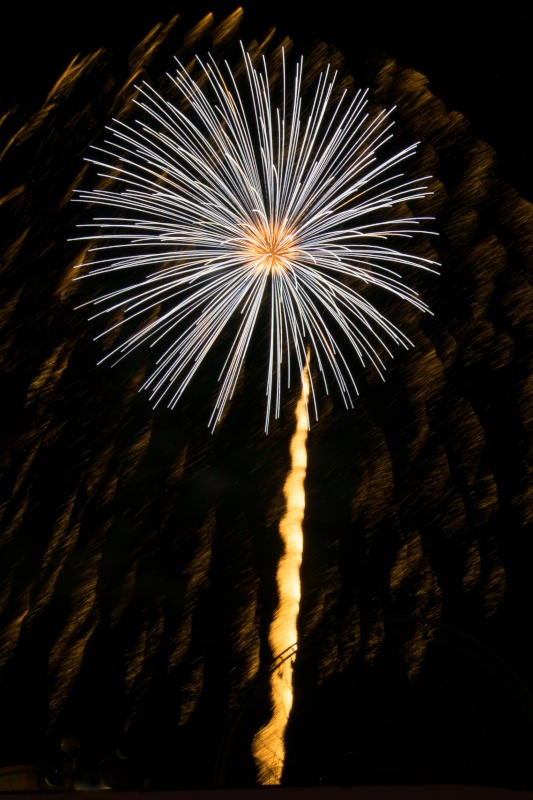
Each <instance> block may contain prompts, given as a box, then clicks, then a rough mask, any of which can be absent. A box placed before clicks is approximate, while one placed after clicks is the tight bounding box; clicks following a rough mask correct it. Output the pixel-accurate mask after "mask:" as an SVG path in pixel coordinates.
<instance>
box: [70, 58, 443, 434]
mask: <svg viewBox="0 0 533 800" xmlns="http://www.w3.org/2000/svg"><path fill="white" fill-rule="evenodd" d="M243 58H244V63H245V67H246V76H247V80H246V86H247V90H246V94H244V93H243V94H241V92H240V91H239V88H238V86H237V83H236V81H235V78H234V76H233V74H232V72H231V70H230V68H229V67H228V66H227V64H226V65H225V70H226V72H225V73H224V75H223V73H222V72H221V70H220V69H219V68H218V67H217V65H216V64H215V63H214V61H213V60H212V59H211V60H210V61H208V62H207V63H206V64H203V63H202V62H201V61H200V60H199V59H198V63H199V65H200V67H201V69H202V70H203V72H204V74H205V77H206V79H207V84H208V85H207V87H206V89H205V91H204V89H202V88H200V86H199V85H198V83H196V81H195V80H194V79H193V78H192V77H191V76H190V75H189V74H188V73H187V71H186V69H185V67H184V66H183V65H182V64H180V63H179V62H178V70H177V74H176V76H175V77H174V78H173V81H174V83H175V85H176V87H177V88H178V90H179V91H180V93H181V94H182V96H183V98H184V100H185V105H186V106H187V108H186V112H185V111H182V110H181V109H180V108H178V107H176V106H175V105H173V104H172V103H170V102H168V101H166V100H165V99H164V98H163V97H161V96H160V95H159V94H158V93H157V92H156V91H155V90H153V89H151V88H150V87H149V86H147V85H146V84H145V85H144V86H143V88H142V89H141V96H140V99H139V100H138V101H137V105H138V106H139V107H140V108H141V109H142V110H143V114H144V121H142V120H137V121H135V122H134V123H133V124H132V125H127V124H125V123H123V122H120V121H116V122H115V124H114V127H112V128H110V133H111V137H112V138H111V139H110V140H109V141H107V143H106V145H107V147H106V148H95V149H96V150H97V151H100V152H102V153H103V154H104V156H103V160H98V159H97V158H94V159H92V161H93V163H94V164H96V165H97V166H99V167H102V168H103V171H102V172H101V174H102V175H103V176H105V177H111V178H113V179H114V181H115V186H116V187H117V188H116V189H112V190H109V189H96V190H94V191H90V192H84V191H82V192H80V193H79V197H78V199H79V200H81V201H83V202H89V203H91V204H94V203H96V204H97V205H100V206H103V207H109V208H110V209H112V210H113V214H112V215H111V216H108V217H101V218H95V220H94V223H93V225H98V227H99V228H100V233H99V235H98V236H97V237H96V242H97V244H96V246H95V247H94V248H93V251H92V252H95V253H96V260H95V261H93V263H92V264H91V265H90V267H89V268H88V269H87V270H86V275H102V274H109V273H118V274H119V275H123V277H124V283H123V286H121V288H119V289H116V290H115V291H110V292H108V293H107V294H103V295H101V296H100V297H98V298H97V299H96V300H95V301H94V305H95V308H96V313H95V315H94V316H100V315H102V314H109V313H112V312H114V311H116V310H118V309H120V310H122V311H123V312H124V314H123V319H122V321H121V322H120V323H115V324H114V325H111V326H109V327H108V328H107V329H106V330H105V331H104V333H103V334H101V335H105V334H106V333H108V332H109V331H110V330H112V329H113V328H114V327H117V325H121V324H122V323H123V322H124V321H127V320H137V319H138V320H139V323H140V326H139V328H138V329H137V331H136V332H135V333H133V334H131V335H130V336H129V337H127V338H126V339H125V341H122V342H121V343H120V344H118V346H116V347H115V348H114V349H112V350H111V351H110V352H109V353H108V354H107V355H106V356H105V359H108V358H111V359H114V360H115V361H116V360H120V359H121V358H123V357H124V356H126V355H127V354H128V353H130V352H131V351H132V350H134V349H135V348H137V347H139V346H142V345H144V344H149V345H150V346H153V347H155V348H156V351H158V352H159V357H158V359H157V364H156V367H155V369H154V370H153V371H152V373H151V374H150V375H149V377H148V379H147V380H146V382H145V383H144V384H143V388H146V389H149V390H150V391H151V398H152V399H153V401H154V403H155V404H157V403H159V402H160V401H161V400H162V399H163V398H165V399H166V401H167V403H168V405H169V406H170V407H173V406H175V404H176V403H177V402H178V400H179V399H180V397H181V396H182V394H183V392H184V391H185V389H186V387H187V385H188V384H189V382H190V381H191V379H192V378H193V377H194V375H195V373H196V372H197V370H198V369H199V368H200V366H201V365H202V363H203V361H204V359H205V358H206V357H207V356H208V354H209V352H210V351H211V350H212V348H213V346H214V344H215V343H216V342H218V341H219V340H221V339H222V338H223V337H224V336H225V335H227V333H230V338H229V343H228V350H227V357H226V360H225V363H224V367H223V369H222V371H221V374H220V380H221V386H220V390H219V395H218V399H217V401H216V404H215V407H214V409H213V413H212V415H211V419H210V425H211V426H212V427H213V428H214V427H215V426H216V424H217V423H218V421H219V420H220V418H221V416H222V413H223V411H224V408H225V406H226V403H227V402H228V400H229V399H230V398H231V396H232V394H233V392H234V390H235V386H236V384H237V380H238V377H239V374H240V372H241V369H242V365H243V362H244V359H245V357H246V353H247V350H248V347H249V344H250V341H251V339H252V336H253V333H254V330H255V327H256V323H257V320H258V319H259V317H260V315H261V314H262V312H263V305H264V304H263V300H264V298H265V295H266V294H269V295H270V355H269V359H268V370H267V379H266V397H267V402H266V419H265V429H266V430H268V426H269V422H270V419H271V417H272V416H275V417H278V416H279V413H280V408H281V386H282V379H283V370H286V381H287V383H288V384H289V385H290V382H291V361H292V359H293V358H295V359H296V363H297V365H298V372H299V373H301V371H302V370H303V368H304V366H305V365H306V364H307V357H306V348H307V347H308V346H309V347H310V349H311V351H312V352H313V353H314V355H315V359H316V364H317V368H318V372H320V373H321V374H322V376H323V380H324V385H325V388H326V391H328V389H329V387H328V379H327V374H328V373H330V374H332V376H333V378H334V380H335V382H336V384H337V385H338V387H339V389H340V392H341V395H342V396H343V398H344V402H345V404H346V405H347V406H348V405H351V404H352V401H353V396H354V395H355V394H357V386H356V382H355V378H354V375H353V373H352V369H351V368H350V366H349V364H350V362H351V360H352V359H351V358H350V351H355V353H356V355H357V357H358V358H359V360H360V361H361V362H362V363H363V364H365V363H366V362H367V361H370V362H371V363H372V364H373V365H374V367H375V368H376V369H377V370H378V372H379V373H380V374H381V375H382V370H383V368H384V363H383V360H382V357H381V355H380V352H381V353H383V352H386V353H387V354H388V355H390V356H392V351H391V345H403V346H404V347H408V346H410V344H411V343H410V341H409V339H408V338H407V337H406V336H405V334H403V333H402V332H401V331H400V330H399V329H398V328H397V327H396V326H395V325H394V324H393V323H392V322H390V321H389V320H387V319H386V318H385V317H384V316H383V315H382V314H381V313H380V312H379V311H378V309H377V308H376V307H375V306H374V305H372V304H371V303H370V302H369V301H368V300H366V299H365V298H364V297H363V295H362V294H361V292H360V287H363V286H364V285H365V284H372V285H374V286H377V287H380V288H381V289H382V290H384V291H386V292H389V293H392V294H394V295H396V296H397V297H398V298H400V299H402V300H406V301H408V302H409V303H411V304H412V305H414V306H415V307H416V308H418V309H420V310H421V311H427V307H426V305H425V304H424V303H423V301H422V300H421V299H420V298H419V297H418V295H417V293H416V292H415V291H413V290H412V289H411V288H409V286H407V285H406V284H405V283H404V282H403V281H402V277H401V272H402V271H403V270H404V268H412V267H416V268H421V269H424V270H429V271H434V268H435V267H436V266H437V265H436V263H435V262H433V261H430V260H427V259H424V258H421V257H419V256H416V255H411V254H409V253H405V252H403V251H401V250H397V249H395V248H394V247H392V246H391V245H390V243H389V242H390V240H391V239H398V238H400V239H406V238H407V239H410V238H411V237H412V236H414V235H417V234H420V233H423V232H424V231H422V230H421V223H422V222H423V221H424V219H425V218H417V217H405V218H404V217H402V216H399V217H398V218H396V219H394V218H392V219H389V218H388V216H391V215H390V213H389V210H390V209H394V208H395V207H397V206H399V205H403V204H404V203H406V202H409V201H411V200H415V199H420V198H423V197H425V196H426V195H428V194H429V191H428V190H427V187H426V185H425V180H426V179H424V178H421V179H419V180H414V181H406V180H404V179H403V174H402V172H401V171H400V167H401V165H402V163H403V162H404V161H405V160H406V159H408V158H410V157H411V156H412V155H413V154H414V152H415V149H416V145H412V146H410V147H407V148H405V149H403V150H401V151H400V152H398V153H395V154H393V155H392V156H389V157H388V158H387V159H384V160H380V159H379V157H378V155H379V151H380V148H382V147H383V145H385V143H386V142H388V141H389V139H390V138H391V136H392V134H391V128H392V122H391V121H390V118H389V114H390V112H387V111H382V112H381V113H380V114H378V115H377V116H375V117H374V118H373V119H370V118H369V116H368V112H367V111H366V106H367V97H366V93H364V92H360V91H359V92H357V93H356V94H355V95H354V97H353V98H352V99H351V100H349V99H347V98H346V97H345V96H344V95H343V96H342V97H341V98H340V100H338V101H333V100H332V97H333V93H334V87H335V80H336V75H335V74H333V75H332V74H331V70H330V67H329V66H327V68H326V69H325V71H324V72H323V73H322V74H321V75H320V77H319V79H318V83H317V87H316V90H315V94H314V96H313V97H312V100H311V103H310V110H309V112H308V113H307V114H304V113H303V111H302V106H303V103H302V98H301V89H302V75H303V61H302V60H300V62H299V63H298V64H297V67H296V73H295V78H294V84H293V87H292V94H290V89H289V88H288V86H287V84H288V83H289V82H288V81H287V77H286V70H285V58H284V54H283V52H282V54H281V61H282V75H283V81H282V87H281V100H280V106H279V108H278V107H275V106H274V104H273V101H272V98H271V93H270V88H269V87H270V84H269V76H268V75H267V70H266V64H265V63H264V62H263V64H262V68H260V69H256V68H254V66H253V64H252V61H251V58H250V56H249V54H247V53H244V51H243ZM226 73H227V74H226ZM109 157H111V159H113V158H115V159H118V164H113V163H112V160H111V161H109V160H108V159H109ZM117 210H119V211H120V212H121V213H122V216H116V215H115V212H117ZM86 238H87V239H94V238H95V237H94V236H88V237H86ZM154 313H155V318H154ZM146 316H149V317H150V320H151V321H150V322H148V323H144V324H143V323H142V319H143V317H146ZM239 317H240V318H241V321H240V323H237V324H235V321H236V320H238V319H239ZM346 345H348V347H347V348H346ZM105 359H103V360H105ZM309 379H310V394H311V396H312V398H313V406H314V413H315V416H316V415H317V409H316V400H315V387H314V384H313V377H312V375H310V376H309Z"/></svg>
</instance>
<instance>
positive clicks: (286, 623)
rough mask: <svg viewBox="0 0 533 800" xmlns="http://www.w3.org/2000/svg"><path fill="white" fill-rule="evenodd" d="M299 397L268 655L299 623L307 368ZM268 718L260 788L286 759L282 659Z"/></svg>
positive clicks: (287, 669)
mask: <svg viewBox="0 0 533 800" xmlns="http://www.w3.org/2000/svg"><path fill="white" fill-rule="evenodd" d="M302 380H303V385H302V394H301V397H300V400H299V402H298V405H297V407H296V431H295V433H294V435H293V437H292V440H291V470H290V472H289V474H288V476H287V480H286V482H285V487H284V494H285V503H286V508H285V514H284V516H283V518H282V519H281V521H280V525H279V532H280V535H281V540H282V542H283V548H284V552H283V555H282V556H281V558H280V560H279V563H278V570H277V574H276V581H277V587H278V606H277V608H276V611H275V613H274V619H273V620H272V625H271V627H270V633H269V644H270V648H271V650H272V653H274V654H277V653H286V652H287V651H288V650H289V649H290V648H291V647H293V648H294V652H295V651H296V642H297V638H298V636H297V621H298V612H299V610H300V596H301V585H300V567H301V564H302V552H303V531H302V522H303V518H304V510H305V487H304V482H305V474H306V470H307V449H306V443H307V433H308V429H309V418H308V415H307V398H308V394H309V389H310V383H309V377H308V369H307V367H305V368H304V371H303V374H302ZM270 692H271V698H272V717H271V718H270V720H269V722H268V723H267V724H266V725H265V726H264V727H263V728H261V730H259V731H258V733H257V734H256V735H255V737H254V740H253V743H252V753H253V756H254V759H255V762H256V765H257V773H258V781H259V783H261V784H279V783H281V772H282V770H283V763H284V760H285V744H284V736H285V728H286V727H287V721H288V719H289V714H290V711H291V708H292V698H293V692H292V663H291V660H290V659H288V658H285V659H283V660H282V661H281V663H279V664H275V666H274V669H273V671H272V674H271V676H270Z"/></svg>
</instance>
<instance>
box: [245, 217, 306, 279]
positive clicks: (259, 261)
mask: <svg viewBox="0 0 533 800" xmlns="http://www.w3.org/2000/svg"><path fill="white" fill-rule="evenodd" d="M244 250H245V255H246V258H247V259H249V261H250V264H251V266H252V269H253V270H254V272H255V273H258V272H269V273H271V274H272V275H279V274H281V273H283V272H286V271H287V270H288V269H290V267H291V262H292V261H293V260H294V258H295V257H296V255H297V249H296V247H295V237H294V234H293V233H292V231H290V230H288V228H287V226H286V225H283V224H274V223H271V224H270V225H268V226H267V225H263V226H258V227H257V228H255V229H254V230H253V231H252V232H251V233H250V235H249V238H248V239H247V241H246V243H245V247H244Z"/></svg>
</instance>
